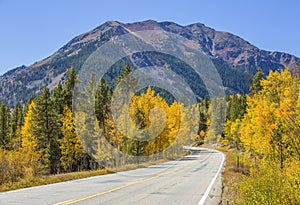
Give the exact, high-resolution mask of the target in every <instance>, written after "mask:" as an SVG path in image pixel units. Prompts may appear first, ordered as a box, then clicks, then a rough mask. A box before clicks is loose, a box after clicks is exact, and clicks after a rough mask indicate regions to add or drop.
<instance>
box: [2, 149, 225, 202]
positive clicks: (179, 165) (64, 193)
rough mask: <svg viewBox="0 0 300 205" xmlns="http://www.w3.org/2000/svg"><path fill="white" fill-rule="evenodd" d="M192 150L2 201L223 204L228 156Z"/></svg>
mask: <svg viewBox="0 0 300 205" xmlns="http://www.w3.org/2000/svg"><path fill="white" fill-rule="evenodd" d="M193 152H194V153H192V154H191V155H189V156H186V157H184V158H181V159H178V160H173V161H168V162H165V163H161V164H157V165H153V166H150V167H147V168H139V169H136V170H130V171H125V172H119V173H115V174H109V175H102V176H96V177H90V178H85V179H80V180H73V181H68V182H63V183H57V184H51V185H45V186H38V187H32V188H26V189H19V190H15V191H9V192H2V193H0V204H1V205H2V204H3V205H17V204H28V205H43V204H51V205H54V204H55V205H60V204H93V205H95V204H113V205H119V204H128V205H129V204H130V205H131V204H143V205H146V204H151V205H152V204H184V205H188V204H193V205H196V204H199V205H200V204H218V200H219V199H220V195H221V185H220V184H221V178H220V171H221V169H222V166H223V164H224V155H223V154H222V153H220V152H217V151H213V150H209V149H201V150H199V148H197V149H195V150H194V151H193Z"/></svg>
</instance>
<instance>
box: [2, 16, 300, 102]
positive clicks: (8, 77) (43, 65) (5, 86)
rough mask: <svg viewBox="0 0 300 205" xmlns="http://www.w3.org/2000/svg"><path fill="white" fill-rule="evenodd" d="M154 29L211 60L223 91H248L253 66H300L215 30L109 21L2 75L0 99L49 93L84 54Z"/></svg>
mask: <svg viewBox="0 0 300 205" xmlns="http://www.w3.org/2000/svg"><path fill="white" fill-rule="evenodd" d="M153 28H159V29H162V30H164V31H168V32H172V33H175V34H178V35H181V36H183V37H185V38H188V39H190V40H192V41H194V42H196V43H197V44H198V45H199V47H200V48H201V50H202V51H203V52H204V53H205V55H207V56H209V57H210V58H211V59H212V62H213V63H214V64H215V66H216V68H217V70H218V72H219V73H220V76H221V78H222V80H223V84H224V86H225V87H226V92H227V93H245V92H248V89H249V82H250V79H251V76H252V75H253V74H254V73H255V72H256V71H257V68H258V67H259V68H261V69H262V71H263V72H264V74H268V72H269V70H270V69H272V70H281V69H283V68H284V67H285V66H286V67H288V68H290V69H291V70H296V69H298V68H300V59H299V58H297V57H295V56H293V55H290V54H287V53H281V52H269V51H264V50H260V49H259V48H257V47H255V46H253V45H251V44H250V43H249V42H247V41H245V40H243V39H241V38H240V37H238V36H235V35H233V34H230V33H227V32H219V31H215V30H214V29H212V28H209V27H206V26H205V25H203V24H201V23H196V24H191V25H188V26H181V25H178V24H176V23H172V22H155V21H152V20H148V21H144V22H136V23H129V24H123V23H119V22H115V21H108V22H106V23H104V24H103V25H101V26H99V27H97V28H95V29H93V30H92V31H89V32H87V33H84V34H81V35H79V36H77V37H75V38H74V39H72V40H71V41H70V42H68V43H67V44H66V45H64V46H63V47H62V48H60V49H59V50H58V51H56V52H55V53H54V54H53V55H51V56H49V57H48V58H46V59H44V60H42V61H39V62H37V63H35V64H33V65H31V66H28V67H26V66H21V67H18V68H15V69H13V70H11V71H9V72H7V73H6V74H4V75H3V76H1V77H0V101H5V102H6V103H7V104H8V105H10V106H12V105H14V104H16V103H17V102H21V103H24V102H26V101H27V99H28V98H29V97H30V96H31V95H32V94H38V93H39V91H40V90H41V88H43V87H44V86H48V87H49V88H50V89H52V88H53V87H54V86H55V85H56V84H57V83H58V82H59V81H64V79H65V76H66V72H67V70H68V69H69V68H71V67H75V69H76V70H77V71H79V70H80V68H81V66H82V65H83V63H84V62H85V60H86V59H87V58H88V56H89V55H90V54H91V53H93V52H94V51H96V50H97V48H99V47H100V46H101V45H103V44H104V43H105V42H107V41H109V40H110V39H111V38H112V37H114V36H117V35H121V34H125V33H128V32H131V31H140V30H147V29H148V30H149V29H153ZM158 55H159V59H160V60H159V61H156V62H157V64H164V63H168V64H169V65H170V67H171V69H172V70H173V71H175V72H177V73H182V69H183V70H189V68H188V66H187V65H184V63H183V62H179V63H175V62H174V61H173V60H172V58H170V57H169V56H166V55H163V54H155V53H148V54H146V56H145V57H149V58H155V57H158ZM191 72H192V71H191ZM117 73H118V72H117ZM184 73H186V72H184ZM189 76H193V75H188V74H187V76H186V80H187V81H188V83H189V85H190V87H191V88H192V89H193V91H194V92H195V93H196V94H197V95H198V97H203V96H205V95H207V91H206V90H205V88H203V83H201V79H191V78H190V79H189Z"/></svg>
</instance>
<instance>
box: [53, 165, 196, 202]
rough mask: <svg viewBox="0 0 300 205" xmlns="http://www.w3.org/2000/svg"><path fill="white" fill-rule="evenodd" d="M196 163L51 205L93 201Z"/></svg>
mask: <svg viewBox="0 0 300 205" xmlns="http://www.w3.org/2000/svg"><path fill="white" fill-rule="evenodd" d="M198 161H199V160H195V161H194V162H192V163H190V164H185V165H182V166H180V167H177V168H175V169H172V170H170V171H166V172H162V173H159V174H157V175H154V176H152V177H149V178H146V179H141V180H137V181H133V182H128V183H127V184H124V185H121V186H118V187H116V188H113V189H110V190H107V191H104V192H100V193H97V194H93V195H90V196H86V197H82V198H78V199H71V200H67V201H63V202H60V203H56V204H53V205H70V204H75V203H78V202H82V201H85V200H89V199H93V198H96V197H99V196H102V195H104V194H108V193H111V192H114V191H118V190H120V189H124V188H126V187H129V186H132V185H135V184H140V183H143V182H147V181H150V180H152V179H156V178H158V177H161V176H164V175H167V174H171V173H174V172H177V171H179V170H181V169H184V168H187V167H190V166H192V165H193V164H195V163H196V162H198Z"/></svg>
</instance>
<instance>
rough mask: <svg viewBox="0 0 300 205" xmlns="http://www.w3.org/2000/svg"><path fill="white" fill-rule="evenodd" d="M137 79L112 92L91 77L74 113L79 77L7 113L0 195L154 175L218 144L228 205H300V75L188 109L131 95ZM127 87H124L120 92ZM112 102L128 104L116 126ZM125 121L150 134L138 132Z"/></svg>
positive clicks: (2, 118)
mask: <svg viewBox="0 0 300 205" xmlns="http://www.w3.org/2000/svg"><path fill="white" fill-rule="evenodd" d="M130 72H131V69H130V67H129V65H126V66H125V67H124V69H123V71H122V72H121V73H120V75H119V77H117V78H116V79H115V80H114V85H109V84H108V83H106V81H105V79H103V78H102V79H95V77H94V75H93V74H92V75H91V76H90V80H89V82H88V83H87V84H86V85H85V87H84V91H82V92H80V95H82V96H83V97H84V98H85V99H86V102H89V103H90V104H88V103H87V104H85V103H83V104H81V107H80V108H78V107H76V106H74V105H72V99H73V95H74V85H75V83H76V80H77V77H76V74H75V71H74V69H71V70H70V71H69V76H68V79H67V80H66V81H65V82H64V84H58V85H57V87H55V88H54V90H53V91H52V92H51V93H50V91H49V89H48V88H44V89H43V91H42V93H41V95H39V96H32V97H31V98H30V99H29V101H28V102H27V103H26V104H25V105H21V104H17V105H16V106H15V107H14V108H9V107H7V106H6V105H5V104H4V103H1V105H0V191H5V190H11V189H17V188H23V187H29V186H35V185H42V184H49V183H55V182H61V181H67V180H72V179H78V178H83V177H88V176H95V175H101V174H109V173H112V172H114V171H121V170H128V169H135V168H137V167H141V166H149V165H151V164H153V163H158V162H162V161H164V160H168V159H173V158H176V157H180V156H182V154H184V153H183V150H182V145H187V144H188V145H190V144H193V145H194V146H200V145H202V144H203V143H216V142H217V141H218V142H219V144H222V147H223V148H222V151H224V152H225V153H226V155H227V159H226V167H225V171H224V173H223V182H224V189H223V197H222V204H245V205H246V204H300V195H299V193H300V137H299V136H300V75H298V74H293V75H292V74H291V73H290V72H289V70H288V69H285V70H283V71H280V72H279V71H274V72H273V71H270V73H269V75H268V76H266V77H264V75H263V73H262V72H261V71H260V70H259V71H258V72H257V74H256V75H255V76H254V77H253V80H252V85H251V88H250V93H249V94H248V95H244V94H235V95H232V96H227V97H226V102H227V104H226V106H227V107H224V106H223V105H222V103H220V102H221V100H220V99H210V100H208V99H204V100H203V101H201V102H199V103H198V104H195V105H190V106H189V107H187V106H186V105H184V104H182V103H179V102H177V101H175V100H173V101H172V102H171V101H166V100H165V99H164V98H163V97H161V95H160V94H159V93H158V92H157V91H156V89H155V87H148V88H146V89H145V90H144V91H143V92H141V93H130V92H131V91H130V88H134V86H136V83H137V82H136V80H135V79H134V78H131V77H127V78H125V77H126V76H128V74H129V73H130ZM122 80H127V81H128V82H125V84H126V85H127V87H126V86H120V87H121V90H119V91H114V90H113V88H115V87H117V86H118V85H119V83H120V82H121V81H122ZM114 92H121V93H127V94H128V93H130V96H131V100H130V102H129V104H128V105H126V104H125V105H124V106H119V107H118V106H116V107H115V108H114V109H116V110H114V112H115V114H116V115H115V116H113V115H112V110H111V104H112V103H115V102H113V101H114V100H115V101H117V102H119V101H122V100H124V99H122V98H120V99H113V98H112V96H113V93H114ZM90 93H95V95H90ZM115 94H116V93H115ZM115 96H122V95H118V94H117V95H115ZM223 100H224V99H223ZM91 104H92V105H93V106H90V105H91ZM212 105H213V106H212ZM126 107H127V108H128V107H129V109H127V110H126ZM82 108H84V109H82ZM74 109H75V110H76V112H74ZM224 109H227V116H226V121H225V124H223V123H222V121H223V120H222V119H221V118H220V115H221V114H220V113H221V111H222V110H224ZM196 111H199V116H197V119H194V118H193V114H192V113H193V112H196ZM212 112H214V113H219V114H218V115H216V114H215V115H211V113H212ZM91 113H94V115H93V114H91ZM124 113H125V114H124ZM126 113H127V114H128V115H129V116H130V118H128V119H127V118H124V116H127V115H126ZM162 113H164V114H162ZM93 116H95V117H94V118H93ZM210 116H212V117H210ZM114 117H115V118H114ZM214 118H215V119H214ZM128 120H130V122H131V123H133V124H134V126H135V128H137V129H138V130H148V131H147V132H137V131H135V130H134V129H132V128H130V126H128V124H127V123H128V122H129V121H128ZM75 122H76V124H75ZM91 122H92V123H91ZM114 122H115V123H114ZM150 122H151V123H150ZM118 123H120V124H118ZM161 124H165V126H164V128H163V129H162V130H159V129H160V125H161ZM195 125H199V129H198V130H196V131H192V130H191V128H193V127H195ZM116 126H118V129H117V128H116ZM129 128H130V129H129ZM150 128H152V129H150ZM156 128H157V129H156ZM222 130H223V132H222ZM132 133H135V134H134V136H135V138H132V137H128V136H129V134H131V135H132ZM218 133H222V134H219V135H218ZM149 136H156V137H155V138H151V137H150V138H149ZM119 151H122V153H126V154H125V155H122V154H121V155H120V152H119ZM140 156H147V157H150V158H147V157H145V158H143V157H140ZM105 167H109V168H110V169H105Z"/></svg>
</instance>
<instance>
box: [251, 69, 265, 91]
mask: <svg viewBox="0 0 300 205" xmlns="http://www.w3.org/2000/svg"><path fill="white" fill-rule="evenodd" d="M263 78H264V74H263V73H262V71H261V69H260V68H259V69H258V70H257V73H256V74H255V75H254V76H253V78H252V82H251V85H250V93H251V94H252V95H253V94H255V93H257V92H258V91H260V90H261V89H262V86H261V85H260V81H261V80H262V79H263Z"/></svg>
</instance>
